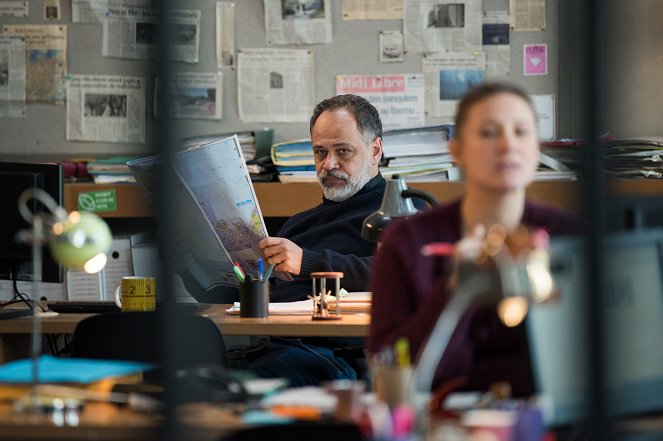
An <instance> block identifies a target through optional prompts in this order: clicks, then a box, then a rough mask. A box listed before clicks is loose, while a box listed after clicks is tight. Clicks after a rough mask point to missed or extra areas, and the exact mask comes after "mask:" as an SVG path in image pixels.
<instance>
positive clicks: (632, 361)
mask: <svg viewBox="0 0 663 441" xmlns="http://www.w3.org/2000/svg"><path fill="white" fill-rule="evenodd" d="M583 245H584V244H583V240H582V239H580V238H575V239H572V238H561V239H555V238H553V239H552V242H551V266H552V268H553V275H554V277H555V280H556V283H557V284H558V287H559V288H560V290H561V295H560V298H559V300H557V301H555V302H552V303H549V304H541V305H535V306H533V307H532V308H531V309H530V312H529V314H528V317H527V331H528V337H529V343H530V353H531V358H532V367H533V372H534V378H535V383H536V386H537V389H538V392H539V393H540V394H541V397H542V403H543V407H544V414H545V417H546V421H547V423H548V424H549V425H551V426H562V425H567V424H570V423H574V422H576V421H578V420H580V419H582V418H583V417H584V416H586V415H587V409H588V406H589V401H588V399H589V393H588V392H589V384H590V382H589V377H588V375H589V361H590V360H589V357H590V356H591V355H592V354H593V353H594V352H593V351H592V350H591V347H590V342H589V338H588V327H589V321H588V314H590V313H592V314H601V315H602V320H603V327H602V340H601V341H602V348H601V349H602V352H603V354H604V359H603V360H601V366H602V367H603V370H604V378H605V388H604V395H605V405H606V411H607V412H608V414H609V415H610V416H627V415H637V414H645V413H649V412H653V411H661V410H663V345H661V344H659V343H658V337H657V336H661V335H663V258H662V256H663V230H659V229H656V230H640V231H634V232H623V233H616V234H610V235H608V236H606V241H605V247H604V250H605V254H604V268H603V276H604V279H603V280H604V284H603V287H604V289H603V292H601V293H600V302H599V304H598V305H593V304H592V305H590V304H589V301H588V296H587V295H586V290H587V276H588V275H587V271H586V268H587V265H586V264H585V261H584V254H583V249H584V248H583Z"/></svg>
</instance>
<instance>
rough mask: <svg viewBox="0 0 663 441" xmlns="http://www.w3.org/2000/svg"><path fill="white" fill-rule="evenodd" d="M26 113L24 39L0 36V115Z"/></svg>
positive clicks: (16, 115) (23, 114) (9, 115)
mask: <svg viewBox="0 0 663 441" xmlns="http://www.w3.org/2000/svg"><path fill="white" fill-rule="evenodd" d="M26 115H27V110H26V107H25V40H24V39H23V38H20V37H6V36H0V117H14V118H15V117H22V116H26Z"/></svg>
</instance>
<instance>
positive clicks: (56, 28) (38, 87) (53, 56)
mask: <svg viewBox="0 0 663 441" xmlns="http://www.w3.org/2000/svg"><path fill="white" fill-rule="evenodd" d="M3 30H4V32H6V33H11V34H20V35H23V36H24V37H25V53H26V100H27V101H28V102H29V103H49V104H61V103H62V102H63V100H64V97H65V76H66V74H67V27H66V26H63V25H5V26H4V28H3Z"/></svg>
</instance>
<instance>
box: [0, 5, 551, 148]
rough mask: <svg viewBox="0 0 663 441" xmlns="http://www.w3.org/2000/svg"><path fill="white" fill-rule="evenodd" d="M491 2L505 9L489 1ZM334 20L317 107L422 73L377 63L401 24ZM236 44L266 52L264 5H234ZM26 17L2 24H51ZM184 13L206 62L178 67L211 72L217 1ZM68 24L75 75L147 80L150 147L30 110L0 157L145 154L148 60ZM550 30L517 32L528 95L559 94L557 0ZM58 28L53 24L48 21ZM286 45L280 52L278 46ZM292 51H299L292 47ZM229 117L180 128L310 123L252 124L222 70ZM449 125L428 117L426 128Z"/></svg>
mask: <svg viewBox="0 0 663 441" xmlns="http://www.w3.org/2000/svg"><path fill="white" fill-rule="evenodd" d="M484 1H485V2H486V3H488V4H489V6H490V4H492V3H504V1H503V0H502V1H498V0H484ZM329 3H330V7H331V11H332V14H333V15H332V17H333V42H332V43H331V44H328V45H306V46H304V47H306V48H310V49H311V50H312V51H313V52H314V63H315V85H316V94H315V99H316V101H320V100H322V99H324V98H327V97H329V96H332V95H333V94H334V93H335V76H336V75H347V74H374V73H382V74H388V73H416V72H421V70H422V56H421V54H414V53H408V54H406V55H405V58H404V61H403V63H380V62H379V58H378V32H379V31H383V30H400V29H402V21H400V20H389V21H343V20H341V1H340V0H334V1H330V2H329ZM235 4H236V13H237V17H236V19H237V24H236V41H237V46H238V48H239V49H241V48H260V47H268V46H267V44H266V38H265V32H264V18H263V3H262V0H236V1H235ZM29 5H30V15H29V17H28V18H21V19H14V18H11V19H10V18H2V19H0V22H1V23H3V24H6V23H22V24H28V23H36V24H40V23H46V22H45V21H44V20H43V19H42V0H29ZM179 5H181V7H182V8H188V9H200V10H201V11H202V22H201V43H200V62H199V63H197V64H186V63H178V66H177V69H178V70H182V71H199V72H213V71H215V69H216V59H215V53H216V52H215V32H216V31H215V2H214V1H211V0H190V1H181V2H179ZM62 7H63V11H62V20H60V21H59V22H57V23H61V24H66V25H67V26H68V32H67V37H68V56H67V58H68V72H69V73H70V74H100V75H136V76H144V77H146V84H147V94H146V95H147V96H146V115H145V119H146V143H145V144H142V145H137V144H117V143H105V142H72V141H66V140H65V106H64V105H60V106H51V105H42V104H30V105H28V115H27V117H26V118H11V119H10V118H1V119H0V131H1V132H2V136H1V137H0V156H2V157H3V158H7V157H13V156H15V155H21V156H25V155H34V154H38V155H40V156H48V157H60V158H62V157H73V156H100V155H108V154H121V153H143V152H148V151H149V150H150V145H151V143H152V141H153V139H154V137H153V130H154V127H155V124H154V119H153V116H152V115H153V109H152V95H153V78H152V76H151V75H150V74H149V65H148V63H146V62H141V61H135V60H125V59H116V58H105V57H102V56H101V25H100V24H80V23H71V11H70V2H69V1H63V2H62ZM546 20H547V29H546V30H545V32H533V33H530V32H517V33H512V36H511V41H512V54H511V74H510V76H509V78H508V79H509V80H512V81H514V82H516V83H519V84H521V85H522V86H523V87H524V88H526V89H527V90H528V91H529V92H530V93H540V94H557V92H558V88H559V82H560V79H559V73H558V64H559V62H558V44H557V41H558V37H559V8H558V1H557V0H549V1H548V2H547V11H546ZM48 23H53V22H48ZM524 43H547V44H548V49H549V60H548V63H549V73H548V75H546V76H529V77H525V76H523V74H522V69H523V67H522V45H523V44H524ZM279 47H280V46H279ZM286 47H293V46H286ZM223 73H224V87H223V89H224V97H223V119H222V120H221V121H220V122H219V121H208V120H186V124H181V125H178V127H181V129H179V130H180V131H181V136H182V137H188V136H194V135H203V134H213V133H226V132H234V131H241V130H251V129H257V128H260V127H264V126H270V127H273V128H274V129H275V141H280V140H285V139H291V138H300V137H306V136H308V124H307V123H306V122H301V123H295V124H283V123H279V124H275V123H274V124H270V123H265V124H246V123H243V122H242V121H241V120H240V119H239V115H238V111H237V89H236V84H237V82H236V70H233V69H230V68H224V71H223ZM440 122H444V121H440V120H436V119H434V118H429V119H428V120H427V123H429V124H435V123H440Z"/></svg>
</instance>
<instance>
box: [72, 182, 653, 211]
mask: <svg viewBox="0 0 663 441" xmlns="http://www.w3.org/2000/svg"><path fill="white" fill-rule="evenodd" d="M408 185H409V186H410V187H412V188H416V189H419V190H424V191H426V192H428V193H430V194H431V195H433V197H434V198H435V199H437V200H438V201H440V202H442V201H448V200H450V199H453V198H456V197H458V196H459V195H460V194H461V192H462V190H463V183H462V182H413V183H410V184H408ZM253 186H254V188H255V191H256V196H257V197H258V202H259V203H260V209H261V210H262V214H263V216H265V217H289V216H292V215H294V214H296V213H299V212H301V211H304V210H306V209H308V208H311V207H314V206H315V205H317V204H319V203H320V201H321V200H322V192H321V191H320V187H319V186H318V184H317V183H305V184H301V183H296V184H281V183H276V182H274V183H272V182H269V183H266V182H256V183H254V184H253ZM104 190H115V195H116V199H117V207H116V210H114V211H107V212H100V213H98V214H99V215H101V216H102V217H109V218H116V217H118V218H122V217H149V216H152V211H151V209H150V207H149V206H148V204H147V202H146V201H145V198H144V197H143V194H142V193H141V190H140V188H139V187H138V186H137V185H135V184H104V185H96V184H92V183H69V184H65V191H64V195H65V208H66V209H67V210H74V209H77V208H78V207H77V201H78V194H79V193H84V192H92V191H104ZM608 191H609V192H610V193H611V194H616V195H620V196H624V195H634V196H661V197H663V181H661V180H644V179H642V180H639V179H637V180H636V179H628V180H627V179H624V180H612V181H609V182H608ZM582 193H583V184H582V182H578V181H538V182H534V183H533V184H532V185H530V187H529V188H528V190H527V195H528V197H529V198H531V199H533V200H538V201H542V202H546V203H548V204H551V205H553V206H556V207H558V208H562V209H565V210H569V211H572V212H576V213H580V212H582V207H583V204H582Z"/></svg>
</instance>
